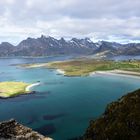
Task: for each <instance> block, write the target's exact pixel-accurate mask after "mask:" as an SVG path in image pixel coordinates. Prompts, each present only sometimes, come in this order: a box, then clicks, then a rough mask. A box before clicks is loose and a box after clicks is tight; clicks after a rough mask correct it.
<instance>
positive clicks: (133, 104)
mask: <svg viewBox="0 0 140 140" xmlns="http://www.w3.org/2000/svg"><path fill="white" fill-rule="evenodd" d="M83 140H140V90H137V91H134V92H132V93H129V94H128V95H125V96H123V97H122V98H121V99H119V100H118V101H117V102H113V103H111V104H109V105H108V107H107V109H106V111H105V113H104V114H103V115H102V117H100V118H99V119H97V120H95V121H91V122H90V126H89V127H88V129H87V131H86V133H85V135H84V137H83Z"/></svg>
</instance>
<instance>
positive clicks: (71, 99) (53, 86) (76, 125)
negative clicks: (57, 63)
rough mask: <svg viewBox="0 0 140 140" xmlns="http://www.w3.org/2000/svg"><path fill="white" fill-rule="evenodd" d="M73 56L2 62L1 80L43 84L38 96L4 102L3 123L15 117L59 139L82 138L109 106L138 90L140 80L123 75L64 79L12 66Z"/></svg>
mask: <svg viewBox="0 0 140 140" xmlns="http://www.w3.org/2000/svg"><path fill="white" fill-rule="evenodd" d="M68 58H70V57H49V58H30V59H12V58H11V59H0V81H24V82H31V83H33V82H36V81H41V85H40V86H36V87H34V88H33V90H35V91H37V93H36V94H30V95H22V96H20V97H16V98H11V99H7V100H0V120H1V121H2V120H6V119H10V118H15V119H16V120H18V121H19V122H21V123H23V124H24V125H27V126H29V127H31V128H33V129H35V130H37V131H39V132H40V133H42V134H44V135H49V136H50V137H52V138H54V139H55V140H68V139H71V138H74V137H76V136H80V135H82V134H83V133H84V131H85V130H86V128H87V126H88V124H89V121H90V120H91V119H96V118H97V117H98V116H100V115H101V114H102V113H103V112H104V109H105V107H106V105H107V104H108V103H110V102H112V101H114V100H117V99H118V98H120V97H121V96H122V95H124V94H126V93H128V92H130V91H133V90H135V89H138V88H139V87H140V79H137V78H128V77H121V76H109V75H102V76H101V75H96V76H93V77H64V76H63V75H58V74H57V72H56V71H55V70H49V69H45V68H36V69H24V68H16V66H13V65H12V64H21V63H36V62H46V61H53V60H63V59H68Z"/></svg>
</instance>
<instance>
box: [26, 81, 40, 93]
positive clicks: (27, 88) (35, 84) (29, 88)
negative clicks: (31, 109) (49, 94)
mask: <svg viewBox="0 0 140 140" xmlns="http://www.w3.org/2000/svg"><path fill="white" fill-rule="evenodd" d="M39 85H40V82H37V83H34V84H31V85H29V86H27V87H26V88H25V91H26V92H30V91H31V88H33V87H35V86H39Z"/></svg>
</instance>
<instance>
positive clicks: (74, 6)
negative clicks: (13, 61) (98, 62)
mask: <svg viewBox="0 0 140 140" xmlns="http://www.w3.org/2000/svg"><path fill="white" fill-rule="evenodd" d="M139 7H140V0H0V36H1V39H0V41H3V40H4V39H6V37H7V40H9V39H10V36H11V35H12V37H11V40H17V41H19V40H20V39H24V37H27V36H33V37H35V36H39V35H40V34H45V35H52V36H56V37H61V36H74V37H86V36H87V37H93V38H95V39H110V38H116V39H118V40H119V39H123V40H125V39H126V38H127V40H139V36H140V24H139V23H140V12H139ZM5 41H6V40H5Z"/></svg>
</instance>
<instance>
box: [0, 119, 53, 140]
mask: <svg viewBox="0 0 140 140" xmlns="http://www.w3.org/2000/svg"><path fill="white" fill-rule="evenodd" d="M0 140H52V139H50V138H47V137H44V136H43V135H41V134H39V133H37V132H35V131H33V130H32V129H30V128H28V127H25V126H23V125H21V124H19V123H18V122H16V121H15V120H14V119H11V120H9V121H5V122H1V123H0Z"/></svg>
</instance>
